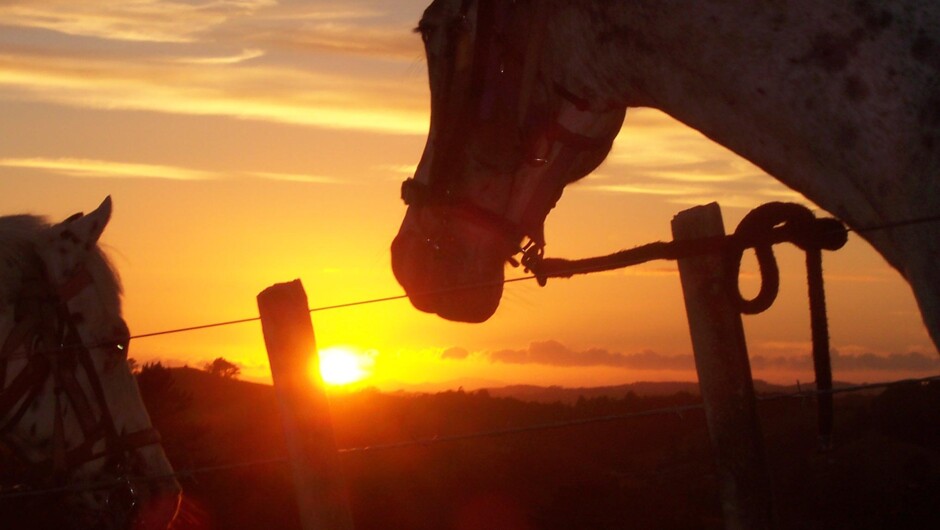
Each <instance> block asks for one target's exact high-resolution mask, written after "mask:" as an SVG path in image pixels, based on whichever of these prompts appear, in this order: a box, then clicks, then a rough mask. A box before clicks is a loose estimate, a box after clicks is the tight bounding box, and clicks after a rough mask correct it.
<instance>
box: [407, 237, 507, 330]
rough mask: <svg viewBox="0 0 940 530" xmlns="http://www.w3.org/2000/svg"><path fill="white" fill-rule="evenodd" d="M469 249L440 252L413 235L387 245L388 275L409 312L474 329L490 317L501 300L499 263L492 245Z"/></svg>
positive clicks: (496, 247)
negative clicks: (471, 325)
mask: <svg viewBox="0 0 940 530" xmlns="http://www.w3.org/2000/svg"><path fill="white" fill-rule="evenodd" d="M475 243H476V244H461V245H456V244H455V245H454V248H448V249H446V250H444V249H437V248H435V247H434V246H433V245H432V244H430V243H429V242H428V241H427V239H426V238H424V237H422V236H421V235H420V234H418V233H415V232H409V231H402V232H400V233H399V234H398V236H397V237H396V238H395V240H394V241H393V242H392V271H393V272H394V273H395V278H396V279H398V282H399V283H400V284H401V286H402V287H404V289H405V293H407V295H408V298H409V300H411V303H412V305H414V306H415V308H417V309H418V310H420V311H424V312H426V313H436V314H437V315H439V316H441V317H442V318H445V319H447V320H453V321H456V322H471V323H479V322H484V321H486V320H487V319H489V318H490V317H491V316H493V314H494V313H495V312H496V309H497V308H498V307H499V301H500V298H502V295H503V283H502V282H503V263H504V262H505V257H504V256H502V255H501V254H500V252H499V249H500V246H499V245H498V244H495V242H486V241H480V240H477V241H475ZM458 249H459V250H458Z"/></svg>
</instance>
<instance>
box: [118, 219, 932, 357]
mask: <svg viewBox="0 0 940 530" xmlns="http://www.w3.org/2000/svg"><path fill="white" fill-rule="evenodd" d="M936 222H940V214H938V215H932V216H927V217H920V218H916V219H907V220H903V221H896V222H892V223H885V224H882V225H876V226H867V227H859V228H846V231H847V232H855V233H858V234H862V233H866V232H876V231H879V230H892V229H896V228H903V227H907V226H912V225H918V224H926V223H936ZM564 272H571V273H572V274H578V273H581V272H586V270H582V269H572V270H570V271H564ZM537 279H538V278H537V277H536V276H535V275H534V274H533V275H528V276H520V277H518V278H509V279H506V280H503V281H500V282H487V283H480V284H474V285H462V286H459V287H452V288H448V289H440V290H435V291H428V292H424V293H420V295H421V296H433V295H438V294H447V293H450V292H454V291H464V290H473V289H481V288H486V287H494V286H497V285H506V284H510V283H516V282H525V281H531V280H537ZM407 298H408V295H407V294H399V295H392V296H385V297H382V298H373V299H369V300H359V301H355V302H345V303H340V304H334V305H328V306H321V307H313V308H310V309H309V312H310V313H319V312H325V311H333V310H336V309H346V308H350V307H359V306H364V305H371V304H379V303H385V302H393V301H397V300H404V299H407ZM260 320H261V317H260V316H257V317H248V318H241V319H237V320H228V321H224V322H214V323H210V324H201V325H195V326H188V327H182V328H176V329H168V330H164V331H154V332H149V333H141V334H137V335H132V336H131V337H130V339H131V340H134V339H145V338H150V337H159V336H162V335H173V334H177V333H187V332H190V331H198V330H204V329H211V328H218V327H224V326H234V325H237V324H245V323H248V322H258V321H260Z"/></svg>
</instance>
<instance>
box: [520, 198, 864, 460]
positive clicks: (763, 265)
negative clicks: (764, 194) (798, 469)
mask: <svg viewBox="0 0 940 530" xmlns="http://www.w3.org/2000/svg"><path fill="white" fill-rule="evenodd" d="M847 239H848V234H847V231H846V229H845V226H844V225H843V224H842V223H841V222H839V221H838V220H836V219H817V218H816V217H815V216H814V215H813V213H812V212H811V211H810V210H809V209H807V208H806V207H804V206H801V205H799V204H795V203H783V202H772V203H768V204H764V205H762V206H758V207H757V208H755V209H754V210H751V212H749V213H748V214H747V215H746V216H745V217H744V219H742V220H741V223H740V224H739V225H738V227H737V228H736V229H735V231H734V233H733V234H731V235H726V236H718V237H710V238H703V239H692V240H683V241H671V242H668V243H664V242H656V243H650V244H647V245H642V246H639V247H636V248H633V249H629V250H622V251H620V252H617V253H614V254H609V255H607V256H600V257H594V258H586V259H580V260H566V259H559V258H545V257H544V256H543V252H544V247H543V246H542V245H530V246H527V247H526V248H525V249H523V256H522V259H521V262H522V265H523V266H524V267H525V270H526V271H528V272H531V273H532V274H533V275H535V277H536V279H537V280H538V283H539V285H542V286H544V285H545V284H546V282H547V281H548V278H570V277H572V276H574V275H575V274H588V273H594V272H601V271H608V270H615V269H621V268H625V267H630V266H633V265H639V264H642V263H646V262H649V261H654V260H678V259H682V258H688V257H692V256H700V255H704V254H714V253H719V252H721V253H726V254H727V255H728V256H729V258H730V260H729V261H730V262H731V263H732V264H733V266H732V267H731V270H730V271H729V278H728V281H729V282H733V283H734V290H735V292H736V294H737V297H738V300H739V310H740V311H741V313H743V314H748V315H753V314H757V313H762V312H764V311H766V310H767V309H768V308H770V306H771V305H773V302H774V300H776V298H777V292H778V289H779V286H780V272H779V268H778V267H777V262H776V258H775V257H774V254H773V245H775V244H778V243H783V242H788V243H792V244H794V245H796V246H797V247H799V248H800V249H801V250H803V251H804V252H805V253H806V275H807V284H808V286H809V309H810V330H811V335H812V341H813V352H812V355H813V370H814V372H815V375H816V389H817V405H818V412H817V414H818V416H817V423H818V433H819V450H820V451H828V450H829V449H831V448H832V431H833V399H832V366H831V362H830V350H829V327H828V319H827V316H826V296H825V289H824V285H823V275H822V251H823V250H830V251H831V250H838V249H840V248H842V247H843V246H844V245H845V243H846V241H847ZM750 248H753V249H754V252H755V254H756V256H757V262H758V266H759V268H760V276H761V287H760V291H759V292H758V293H757V295H756V296H755V297H754V298H752V299H750V300H748V299H746V298H744V296H742V295H741V291H740V288H739V286H738V285H737V281H738V276H739V272H740V268H741V258H742V257H743V255H744V251H745V250H747V249H750Z"/></svg>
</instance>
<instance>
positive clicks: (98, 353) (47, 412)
mask: <svg viewBox="0 0 940 530" xmlns="http://www.w3.org/2000/svg"><path fill="white" fill-rule="evenodd" d="M110 216H111V200H110V198H108V199H106V200H105V201H104V202H103V203H102V204H101V206H100V207H99V208H98V209H97V210H95V211H94V212H92V213H91V214H88V215H81V214H76V215H74V216H72V217H71V218H69V219H67V220H66V221H64V222H62V223H59V224H55V225H50V224H48V223H46V222H45V221H44V220H42V219H41V218H38V217H34V216H29V215H17V216H8V217H0V457H2V458H0V528H11V529H17V528H39V527H44V526H43V525H45V524H52V525H55V527H56V528H63V527H64V528H135V529H148V530H158V529H159V530H163V529H165V528H167V526H169V524H170V522H171V521H172V520H173V518H174V517H175V515H176V511H177V507H178V505H179V498H180V487H179V484H178V483H177V482H176V480H175V478H174V476H173V469H172V468H171V467H170V463H169V461H167V458H166V455H165V454H164V452H163V448H162V447H161V445H160V438H159V435H158V434H157V432H156V431H155V430H154V429H153V427H152V426H151V424H150V417H149V416H148V414H147V410H146V409H145V408H144V404H143V401H142V400H141V397H140V393H139V392H138V390H137V383H136V382H135V380H134V376H133V375H132V374H131V372H130V369H129V367H128V364H127V347H128V339H129V333H128V329H127V326H126V325H125V323H124V320H123V319H122V318H121V300H120V286H119V284H118V280H117V276H116V275H115V273H114V271H113V270H112V268H111V267H110V265H109V264H108V262H107V260H106V258H105V256H104V254H103V253H102V252H101V250H100V249H99V248H98V245H97V241H98V238H99V236H100V235H101V233H102V231H103V230H104V228H105V226H106V225H107V223H108V219H109V218H110ZM40 490H46V491H48V490H52V491H53V493H48V494H44V495H36V496H33V495H30V494H34V493H37V492H38V491H40ZM17 494H19V495H21V496H20V497H14V495H17ZM24 494H25V495H24ZM23 505H26V506H27V509H22V508H23ZM11 507H12V509H11ZM17 508H20V509H17ZM11 514H13V515H11ZM52 515H54V516H56V517H55V518H53V517H50V516H52ZM12 517H16V518H17V519H16V520H11V518H12ZM49 520H51V521H53V522H48V521H49ZM43 521H46V522H45V523H44V522H43Z"/></svg>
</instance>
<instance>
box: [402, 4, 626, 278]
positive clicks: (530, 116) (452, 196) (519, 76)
mask: <svg viewBox="0 0 940 530" xmlns="http://www.w3.org/2000/svg"><path fill="white" fill-rule="evenodd" d="M474 8H475V9H476V25H475V28H471V26H470V24H469V22H468V21H469V20H470V15H471V9H474ZM522 16H525V17H528V19H529V20H531V22H530V24H531V30H530V31H529V32H528V33H529V38H528V40H527V42H526V43H525V45H524V46H522V47H521V48H522V49H513V48H512V46H511V42H510V38H511V36H513V33H517V32H518V31H519V29H518V28H514V27H512V26H511V23H512V22H513V21H514V20H518V19H519V17H522ZM546 25H547V18H546V13H545V9H541V8H538V7H536V8H534V9H532V6H529V5H526V4H525V3H524V2H516V1H512V2H510V1H506V0H463V2H462V3H461V7H460V11H459V16H458V17H457V18H456V19H455V21H454V22H453V23H452V24H451V25H450V26H449V27H447V28H446V31H447V32H448V38H447V40H446V42H447V43H448V44H449V45H450V48H449V49H447V50H446V53H445V56H446V57H447V58H448V59H449V60H452V61H453V62H454V64H453V67H451V68H447V69H446V72H445V78H444V79H443V81H442V86H441V89H442V93H441V94H440V95H439V96H438V97H437V98H435V99H436V101H435V102H436V103H440V104H439V105H437V107H438V108H437V109H436V110H437V111H439V115H436V116H434V117H433V118H432V119H433V120H434V121H435V123H436V125H437V127H436V130H437V131H438V135H439V136H438V138H439V140H438V145H437V147H436V148H435V152H434V155H433V159H432V160H431V167H430V171H429V172H428V175H429V176H428V177H427V182H424V181H419V180H417V178H409V179H407V180H405V181H404V182H403V183H402V188H401V197H402V200H403V201H404V202H405V204H406V205H408V206H418V207H424V206H431V207H436V208H441V209H447V211H449V212H452V213H453V214H454V215H456V216H459V217H461V218H464V219H467V220H469V221H471V222H473V223H475V224H477V225H479V226H483V227H484V228H486V229H487V230H490V231H492V232H495V233H497V234H500V236H501V237H502V238H503V239H504V240H506V241H507V242H508V243H509V247H510V248H513V249H515V252H513V255H514V254H516V253H518V252H523V253H524V254H525V256H524V258H523V262H525V260H526V259H532V258H533V257H535V256H541V254H542V250H543V249H544V247H545V237H544V235H543V227H542V224H543V222H544V221H543V220H542V219H539V220H537V221H535V222H531V221H529V222H527V220H526V219H527V218H530V217H533V216H530V215H526V214H523V220H521V221H515V220H511V219H509V218H508V215H507V214H508V212H502V213H498V212H495V211H492V210H490V209H488V208H484V207H481V206H479V205H477V204H476V203H474V202H473V201H471V200H470V199H468V198H466V197H459V196H458V195H459V194H458V193H457V192H456V191H455V187H456V185H457V184H458V182H456V180H457V179H453V178H447V177H448V176H449V175H456V174H460V172H461V171H460V169H461V168H463V167H466V166H467V162H469V161H470V157H471V156H472V155H468V154H467V153H466V150H465V149H463V143H464V138H465V137H466V136H467V132H468V130H469V131H470V132H472V131H474V130H477V131H478V132H479V129H481V128H482V127H483V126H484V125H486V124H487V122H489V121H490V120H493V119H495V118H497V117H505V116H511V117H514V119H513V120H512V123H513V126H514V130H512V131H501V134H508V135H509V136H508V137H509V138H511V139H513V140H516V141H518V142H519V143H520V145H521V147H520V149H519V153H518V155H517V156H516V157H515V159H514V160H512V162H511V164H514V165H515V167H516V168H518V167H519V165H521V164H528V165H531V166H539V165H542V164H545V163H546V162H547V160H546V158H547V156H548V154H550V153H551V152H552V151H553V150H554V148H555V146H556V145H559V144H560V145H562V146H564V147H566V148H569V149H573V150H576V151H583V150H590V149H597V148H600V147H603V146H605V145H607V146H609V143H608V142H607V141H606V140H604V139H600V138H592V137H588V136H584V135H581V134H578V133H575V132H573V131H571V130H569V129H568V128H566V127H565V126H564V125H563V124H561V123H560V122H559V115H558V112H556V111H555V110H553V109H548V108H544V107H534V108H531V105H530V102H531V99H532V95H533V92H534V90H535V88H536V84H537V82H538V81H539V68H538V66H539V60H540V57H541V51H542V50H541V47H542V44H543V41H544V36H545V29H546ZM474 31H475V32H474ZM513 52H515V54H513ZM513 61H514V62H515V63H516V64H514V65H511V66H507V64H508V63H510V62H513ZM552 88H553V89H554V91H555V93H556V94H557V95H559V96H561V97H562V98H563V99H565V100H566V101H567V102H569V103H571V104H572V105H574V107H576V108H577V109H579V110H582V111H583V110H587V106H588V104H587V102H586V101H584V100H582V99H579V98H577V97H576V96H574V95H573V94H571V93H570V92H568V91H567V90H565V89H563V88H562V87H559V86H553V87H552ZM528 130H535V131H539V132H541V133H542V138H544V139H545V141H544V142H542V144H541V145H536V140H537V138H525V137H524V135H525V133H526V131H528ZM513 135H514V136H513ZM512 173H513V174H515V170H512ZM514 178H515V177H514ZM565 184H567V182H562V183H557V182H544V183H542V184H541V185H540V188H539V189H538V190H537V191H536V193H535V196H536V197H537V198H538V199H540V200H539V203H540V204H542V203H544V204H547V205H548V206H549V209H550V207H551V206H553V205H554V204H555V202H556V201H557V200H558V198H560V196H561V190H562V188H564V185H565ZM511 185H512V186H514V185H515V182H512V183H511ZM534 202H535V201H533V204H534ZM524 238H528V242H527V243H526V244H525V245H524V246H522V247H520V246H519V242H520V241H521V240H523V239H524ZM507 259H508V261H509V262H510V263H512V264H513V265H518V262H516V261H515V260H514V259H513V258H512V256H510V257H509V258H507Z"/></svg>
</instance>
